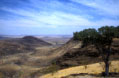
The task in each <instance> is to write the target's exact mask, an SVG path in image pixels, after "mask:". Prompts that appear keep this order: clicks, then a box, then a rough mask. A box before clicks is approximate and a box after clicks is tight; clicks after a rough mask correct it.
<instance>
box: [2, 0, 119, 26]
mask: <svg viewBox="0 0 119 78" xmlns="http://www.w3.org/2000/svg"><path fill="white" fill-rule="evenodd" d="M72 1H75V2H78V3H81V4H84V5H87V6H90V7H93V8H96V9H98V10H99V11H100V12H103V13H108V14H110V15H118V14H119V11H117V10H116V9H117V7H118V5H117V4H116V3H115V5H114V3H112V2H111V0H109V1H110V2H109V3H106V0H103V1H102V2H101V0H72ZM31 2H32V3H33V4H31V5H34V6H35V7H37V8H41V7H42V6H39V5H40V4H39V3H40V2H39V1H33V0H31ZM41 4H42V5H45V3H44V2H42V3H41ZM46 4H48V5H46V6H47V8H46V7H45V8H44V9H46V10H40V9H38V10H37V11H36V10H33V9H30V8H25V9H23V8H17V9H11V8H1V9H2V10H4V11H7V12H11V13H13V14H16V15H21V16H26V18H24V17H23V18H18V17H17V18H16V19H10V20H3V19H1V20H0V24H1V25H2V26H7V27H8V26H23V27H24V26H27V27H34V26H36V27H43V26H45V27H57V26H87V27H89V26H103V25H119V20H113V19H107V18H103V19H101V20H97V21H92V20H90V19H89V18H93V16H90V15H88V14H84V15H81V14H79V15H77V14H73V13H67V12H65V11H64V12H63V11H58V10H53V11H52V12H49V10H48V6H52V7H55V5H56V7H59V6H61V7H62V8H68V6H70V7H69V9H73V10H75V11H82V10H80V9H79V10H78V8H74V7H73V4H70V5H68V6H65V5H63V4H62V3H59V2H56V1H53V3H51V2H49V3H46ZM52 4H53V5H52ZM74 5H75V4H74ZM109 5H110V6H109ZM47 10H48V11H47Z"/></svg>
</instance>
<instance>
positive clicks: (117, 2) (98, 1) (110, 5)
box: [72, 0, 119, 16]
mask: <svg viewBox="0 0 119 78" xmlns="http://www.w3.org/2000/svg"><path fill="white" fill-rule="evenodd" d="M72 1H74V2H77V3H81V4H83V5H86V6H89V7H92V8H95V9H97V10H99V12H100V13H104V14H105V15H106V14H109V15H115V16H116V15H118V16H119V10H118V9H119V0H72Z"/></svg>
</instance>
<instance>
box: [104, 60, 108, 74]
mask: <svg viewBox="0 0 119 78" xmlns="http://www.w3.org/2000/svg"><path fill="white" fill-rule="evenodd" d="M105 76H109V61H105Z"/></svg>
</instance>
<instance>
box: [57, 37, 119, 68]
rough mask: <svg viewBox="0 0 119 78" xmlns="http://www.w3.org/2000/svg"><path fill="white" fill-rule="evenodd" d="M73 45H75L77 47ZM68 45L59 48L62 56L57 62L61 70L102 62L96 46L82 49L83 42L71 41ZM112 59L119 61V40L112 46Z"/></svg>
mask: <svg viewBox="0 0 119 78" xmlns="http://www.w3.org/2000/svg"><path fill="white" fill-rule="evenodd" d="M69 43H70V44H69ZM72 43H73V44H74V43H75V45H73V44H72ZM79 43H80V45H79ZM67 44H68V45H67ZM67 44H66V45H64V46H62V47H61V48H59V50H60V51H59V53H61V52H62V56H60V57H59V58H57V59H56V60H55V62H56V64H57V65H59V66H60V67H61V68H66V67H70V66H77V65H87V64H91V63H96V62H101V61H102V58H101V55H100V54H99V53H98V51H97V49H96V47H95V46H94V45H90V46H87V47H84V48H81V42H77V41H73V40H70V41H69V42H68V43H67ZM66 46H68V47H66ZM69 46H70V47H69ZM65 51H66V52H65ZM110 58H111V60H118V59H119V39H114V42H113V44H112V54H111V57H110Z"/></svg>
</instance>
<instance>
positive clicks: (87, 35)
mask: <svg viewBox="0 0 119 78" xmlns="http://www.w3.org/2000/svg"><path fill="white" fill-rule="evenodd" d="M113 38H119V26H117V27H114V26H103V27H101V28H99V29H98V30H96V29H94V28H89V29H84V30H82V31H80V32H75V33H74V36H73V39H74V40H80V41H82V42H83V46H82V47H85V46H87V45H90V44H93V45H95V46H96V48H97V50H98V52H99V53H100V54H101V55H102V58H103V61H104V63H105V74H106V75H109V57H110V52H111V44H112V41H113Z"/></svg>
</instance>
